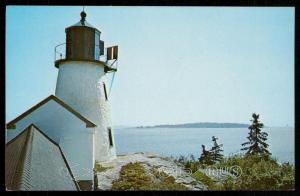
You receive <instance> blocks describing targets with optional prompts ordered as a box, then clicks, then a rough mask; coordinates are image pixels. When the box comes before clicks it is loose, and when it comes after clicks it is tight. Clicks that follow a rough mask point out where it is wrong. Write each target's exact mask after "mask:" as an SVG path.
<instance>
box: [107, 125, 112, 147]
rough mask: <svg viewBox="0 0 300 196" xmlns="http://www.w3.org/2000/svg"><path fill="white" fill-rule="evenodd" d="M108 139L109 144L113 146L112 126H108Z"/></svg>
mask: <svg viewBox="0 0 300 196" xmlns="http://www.w3.org/2000/svg"><path fill="white" fill-rule="evenodd" d="M108 139H109V146H113V140H112V134H111V128H108Z"/></svg>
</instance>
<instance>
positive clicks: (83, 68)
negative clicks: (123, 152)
mask: <svg viewBox="0 0 300 196" xmlns="http://www.w3.org/2000/svg"><path fill="white" fill-rule="evenodd" d="M85 18H86V14H85V12H84V11H83V12H81V20H80V21H79V22H78V23H76V24H75V25H73V26H70V27H68V28H66V29H65V32H66V43H64V44H60V45H58V46H57V47H55V67H56V68H58V77H57V84H56V90H55V95H50V96H49V97H47V98H45V99H44V100H42V101H41V102H39V103H38V104H36V105H35V106H33V107H32V108H30V109H29V110H27V111H26V112H24V113H23V114H21V115H20V116H18V117H16V118H15V119H14V120H12V121H11V122H9V123H7V125H6V156H5V172H6V174H5V181H6V188H7V189H8V190H92V189H93V188H94V186H95V185H94V172H93V169H94V166H95V162H96V161H98V162H103V161H109V160H112V159H114V158H116V150H115V142H114V137H113V129H112V124H111V117H110V107H109V102H108V92H107V87H106V84H105V80H104V76H105V75H106V74H108V73H110V72H113V74H114V73H115V72H116V70H117V69H116V67H115V66H113V65H114V64H116V61H117V58H118V47H117V46H113V47H109V48H106V51H104V50H105V48H104V42H103V41H102V40H100V34H101V32H100V31H99V30H98V29H96V28H95V27H93V26H91V25H90V24H88V23H87V22H86V20H85ZM62 47H63V50H64V52H61V51H60V50H59V49H60V48H62ZM45 141H47V142H46V143H47V144H45ZM33 142H34V145H33V144H32V143H33ZM47 146H48V147H47ZM45 148H47V149H45ZM55 157H56V158H55ZM12 162H14V163H17V164H11V163H12ZM49 163H51V164H49ZM41 171H42V172H41ZM50 173H51V174H53V175H50V176H49V174H50ZM54 174H55V175H54ZM54 176H56V178H54ZM57 179H60V180H57ZM51 181H52V182H53V183H51ZM54 181H56V182H59V183H54ZM64 183H65V186H64Z"/></svg>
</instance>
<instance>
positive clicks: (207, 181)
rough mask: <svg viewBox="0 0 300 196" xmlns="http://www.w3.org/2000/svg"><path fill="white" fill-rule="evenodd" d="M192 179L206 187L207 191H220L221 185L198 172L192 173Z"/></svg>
mask: <svg viewBox="0 0 300 196" xmlns="http://www.w3.org/2000/svg"><path fill="white" fill-rule="evenodd" d="M192 177H193V178H195V179H196V180H198V181H200V182H202V183H203V184H204V185H206V186H207V188H208V189H209V190H222V186H221V185H218V184H217V182H216V181H214V180H213V179H211V178H210V177H208V176H207V175H206V174H204V173H202V172H200V171H197V172H195V173H193V174H192Z"/></svg>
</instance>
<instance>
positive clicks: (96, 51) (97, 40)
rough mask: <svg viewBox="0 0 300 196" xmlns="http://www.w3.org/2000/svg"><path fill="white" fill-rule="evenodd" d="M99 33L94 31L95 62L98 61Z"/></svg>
mask: <svg viewBox="0 0 300 196" xmlns="http://www.w3.org/2000/svg"><path fill="white" fill-rule="evenodd" d="M99 41H100V32H98V31H95V60H99V58H100V46H99Z"/></svg>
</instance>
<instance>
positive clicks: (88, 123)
mask: <svg viewBox="0 0 300 196" xmlns="http://www.w3.org/2000/svg"><path fill="white" fill-rule="evenodd" d="M50 100H53V101H55V102H57V103H58V104H60V105H61V106H63V107H64V108H65V109H67V110H68V111H69V112H71V113H72V114H73V115H75V116H76V117H77V118H79V119H80V120H82V121H83V122H85V123H86V127H96V125H95V124H94V123H93V122H91V121H90V120H88V119H87V118H85V117H84V116H82V115H81V114H80V113H79V112H77V111H76V110H74V109H73V108H72V107H71V106H69V105H68V104H66V103H65V102H63V101H62V100H61V99H59V98H58V97H56V96H54V95H50V96H49V97H47V98H45V99H44V100H42V101H41V102H39V103H37V104H36V105H34V106H33V107H31V108H30V109H29V110H27V111H26V112H24V113H23V114H21V115H19V116H18V117H16V118H15V119H14V120H12V121H10V122H9V123H7V124H6V128H7V129H15V128H16V123H17V122H18V121H20V120H22V119H23V118H24V117H26V116H27V115H29V114H30V113H32V112H33V111H35V110H36V109H37V108H39V107H41V106H42V105H44V104H45V103H47V102H48V101H50Z"/></svg>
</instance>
